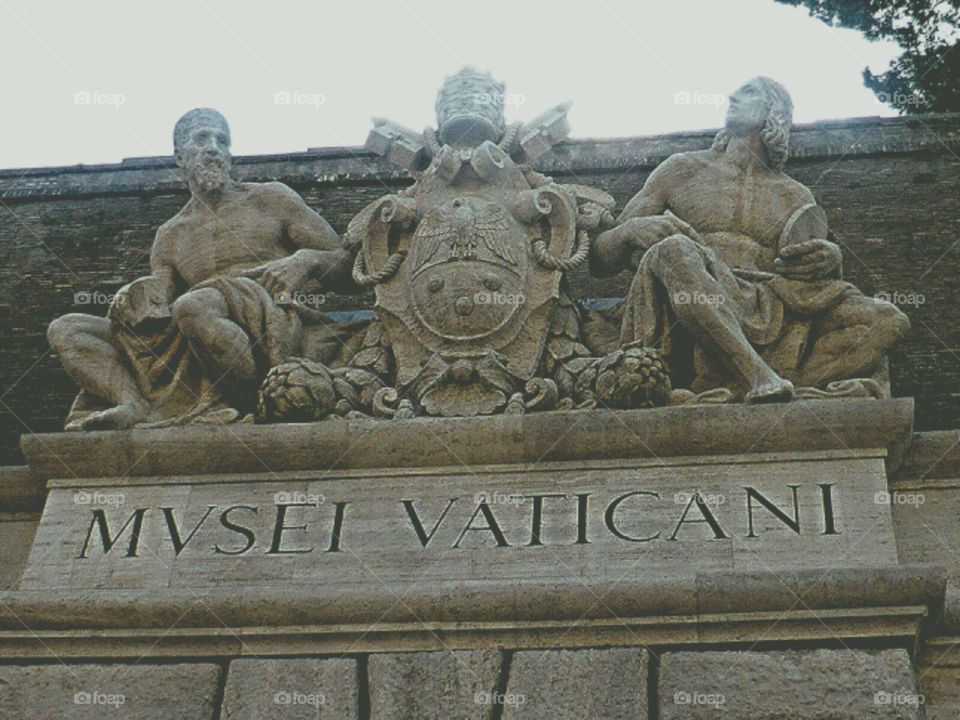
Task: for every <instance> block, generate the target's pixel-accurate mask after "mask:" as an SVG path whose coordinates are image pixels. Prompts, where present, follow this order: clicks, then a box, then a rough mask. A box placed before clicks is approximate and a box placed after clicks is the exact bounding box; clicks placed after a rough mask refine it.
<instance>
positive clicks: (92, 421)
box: [47, 313, 151, 430]
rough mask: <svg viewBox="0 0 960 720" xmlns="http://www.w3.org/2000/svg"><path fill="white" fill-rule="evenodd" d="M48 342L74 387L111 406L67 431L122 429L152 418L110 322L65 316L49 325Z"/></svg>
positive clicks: (71, 315) (84, 316)
mask: <svg viewBox="0 0 960 720" xmlns="http://www.w3.org/2000/svg"><path fill="white" fill-rule="evenodd" d="M47 339H48V341H49V342H50V347H52V348H53V350H54V351H55V352H56V353H57V354H58V355H59V356H60V361H61V362H62V363H63V367H64V369H65V370H66V371H67V374H68V375H69V376H70V377H71V378H72V379H73V381H74V382H75V383H77V385H79V386H80V387H81V388H83V389H84V390H86V391H87V392H89V393H91V394H92V395H95V396H97V397H98V398H102V399H103V400H106V401H107V402H108V403H111V404H112V405H114V407H111V408H109V409H107V410H102V411H98V412H94V413H91V414H90V415H88V416H87V417H85V418H84V419H83V420H82V421H80V423H79V426H78V427H69V428H68V429H83V430H95V429H122V428H128V427H133V426H134V425H136V424H137V423H140V422H144V421H147V420H149V419H150V418H151V412H150V403H149V402H148V401H147V400H146V398H144V397H143V395H142V394H141V392H140V388H139V387H138V386H137V383H136V380H135V379H134V378H133V376H132V375H131V374H130V371H129V369H128V367H127V365H126V362H125V361H124V357H123V355H122V353H121V351H120V350H119V348H118V347H117V345H116V343H115V341H114V337H113V329H112V327H111V324H110V321H109V320H107V319H106V318H102V317H96V316H94V315H83V314H81V313H71V314H69V315H64V316H63V317H60V318H57V319H56V320H54V321H53V322H52V323H50V327H49V328H48V329H47Z"/></svg>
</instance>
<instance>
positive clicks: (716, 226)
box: [590, 77, 909, 402]
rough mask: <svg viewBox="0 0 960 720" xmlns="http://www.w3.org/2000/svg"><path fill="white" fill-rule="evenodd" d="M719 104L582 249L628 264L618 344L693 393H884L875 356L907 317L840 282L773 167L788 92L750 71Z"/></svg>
mask: <svg viewBox="0 0 960 720" xmlns="http://www.w3.org/2000/svg"><path fill="white" fill-rule="evenodd" d="M729 102H730V104H729V110H728V112H727V120H726V127H725V128H724V129H723V130H722V131H721V132H720V133H719V134H718V135H717V137H716V139H715V140H714V143H713V147H712V148H711V149H709V150H704V151H699V152H687V153H678V154H676V155H672V156H671V157H669V158H668V159H667V160H665V161H664V162H663V163H662V164H661V165H660V166H659V167H657V168H656V170H654V172H653V173H652V174H651V175H650V177H649V178H648V179H647V182H646V184H645V185H644V187H643V188H642V189H641V190H640V192H639V193H637V195H636V196H635V197H634V198H633V199H632V200H630V202H629V203H627V205H626V207H625V208H624V210H623V212H622V213H621V214H620V216H619V218H618V219H617V226H616V227H614V228H612V229H610V230H607V231H605V232H604V233H602V234H601V235H600V236H599V237H598V238H597V240H596V242H595V243H594V245H593V247H592V252H591V258H590V259H591V270H592V272H593V274H595V275H598V276H608V275H612V274H614V273H617V272H619V271H621V270H624V269H628V268H629V269H631V270H634V271H635V272H636V274H635V277H634V280H633V283H632V285H631V287H630V291H629V294H628V297H627V298H626V300H625V303H624V305H623V308H622V310H623V315H622V321H621V324H620V336H619V342H620V343H630V342H635V341H638V342H640V343H641V344H642V345H645V346H655V347H659V348H660V350H661V352H662V353H663V354H664V356H665V357H666V360H667V363H668V365H669V367H670V369H671V379H672V380H673V385H674V387H675V388H677V387H679V388H688V389H689V390H691V391H693V392H694V393H701V392H705V391H717V390H718V389H721V388H727V389H728V390H729V391H731V393H732V396H733V397H742V398H743V399H744V400H745V401H747V402H778V401H785V400H789V399H791V398H792V397H793V396H794V394H795V386H796V387H797V388H798V389H799V388H800V387H803V386H805V387H806V392H807V393H808V394H818V393H819V394H830V391H831V390H832V391H834V392H835V393H837V394H842V393H844V392H850V391H851V385H852V384H859V385H861V388H860V391H861V392H865V393H866V394H873V395H883V394H886V393H888V392H889V388H888V383H887V380H886V377H885V371H886V353H887V351H888V350H889V349H890V347H891V346H892V345H893V344H894V343H896V342H897V341H898V340H899V339H900V338H901V337H903V335H904V334H905V333H906V332H907V330H908V328H909V321H908V319H907V317H906V316H905V315H904V314H903V313H901V312H900V311H899V310H898V309H897V308H896V307H894V306H893V305H891V304H890V303H887V302H883V301H880V300H876V299H874V298H871V297H867V296H865V295H863V294H862V293H861V292H860V291H859V290H857V288H855V287H854V286H853V285H851V284H850V283H847V282H844V281H843V280H842V274H841V253H840V248H839V247H838V246H837V245H836V244H835V243H834V242H832V241H830V240H828V239H827V237H828V233H827V227H826V217H825V215H824V213H823V211H822V210H821V209H820V208H819V207H818V206H817V205H816V201H815V200H814V198H813V195H812V193H811V192H810V191H809V190H808V189H807V188H806V187H804V186H803V185H801V184H800V183H798V182H796V181H795V180H793V179H791V178H790V177H788V176H787V175H785V174H784V172H783V166H784V163H785V162H786V159H787V143H788V139H789V135H790V129H791V122H792V113H793V104H792V102H791V100H790V96H789V95H788V94H787V91H786V90H785V89H784V87H783V86H782V85H780V84H779V83H777V82H775V81H773V80H770V79H769V78H763V77H759V78H756V79H754V80H751V81H750V82H748V83H747V84H745V85H744V86H743V87H741V88H740V89H739V90H737V91H736V92H735V93H734V94H733V95H731V96H730V99H729ZM841 381H847V382H845V383H844V382H841ZM853 381H856V382H853ZM817 388H819V389H820V390H816V389H817ZM864 388H867V390H864ZM854 391H856V388H854Z"/></svg>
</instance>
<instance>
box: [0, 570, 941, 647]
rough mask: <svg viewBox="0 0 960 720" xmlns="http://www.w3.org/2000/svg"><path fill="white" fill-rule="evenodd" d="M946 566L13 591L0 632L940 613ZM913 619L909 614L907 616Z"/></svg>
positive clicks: (1, 600) (0, 605)
mask: <svg viewBox="0 0 960 720" xmlns="http://www.w3.org/2000/svg"><path fill="white" fill-rule="evenodd" d="M945 592H946V571H945V570H944V569H943V568H941V567H938V566H931V565H900V566H894V567H888V568H863V567H858V568H830V569H827V570H824V569H822V568H820V569H782V570H777V571H775V572H774V571H765V572H761V571H749V572H729V571H727V572H716V571H701V572H697V573H688V574H677V575H672V576H666V575H660V576H654V577H646V578H626V579H624V580H621V581H619V582H614V583H610V582H609V581H596V580H586V581H579V582H578V581H573V580H571V581H558V582H545V581H534V580H520V581H518V580H504V581H467V582H447V583H435V584H429V585H423V584H416V583H413V584H409V583H408V584H405V585H400V584H391V585H375V584H358V585H357V586H356V587H353V588H349V587H344V586H338V587H336V588H333V589H331V588H330V587H328V586H325V585H304V584H286V585H283V586H279V587H277V586H256V587H253V586H251V587H245V588H236V587H212V588H203V589H195V590H186V589H184V590H177V589H170V588H168V589H165V590H141V591H134V590H116V589H113V590H74V591H57V590H49V589H47V590H35V591H31V590H16V591H12V592H6V593H0V630H10V631H22V630H23V629H24V628H28V629H29V630H31V631H33V632H39V631H41V630H89V631H99V630H120V629H133V628H136V629H143V628H163V629H166V628H170V627H174V626H176V627H179V628H190V627H194V628H203V627H220V626H228V627H246V626H251V627H264V626H266V627H288V626H291V625H298V626H299V625H369V624H377V625H380V624H385V623H387V624H389V623H415V624H417V625H420V624H423V623H476V622H485V623H502V622H504V621H508V622H509V623H511V624H515V625H516V626H520V625H526V624H528V623H531V622H542V621H547V622H551V621H560V622H574V623H578V622H581V621H587V620H617V621H619V620H620V619H621V618H637V617H666V616H687V617H694V618H696V619H698V621H699V620H700V619H702V618H704V617H705V616H716V615H732V614H739V613H758V612H759V613H763V612H771V613H778V612H779V613H784V612H791V611H794V610H797V609H798V608H802V609H805V610H808V611H810V612H812V613H819V612H821V611H828V610H829V611H833V610H856V609H862V608H877V607H885V608H904V607H910V608H915V607H920V606H922V607H924V608H926V613H927V615H928V616H929V618H930V620H931V621H932V622H935V621H937V620H938V619H939V618H940V616H941V615H942V611H943V601H944V595H945ZM911 612H913V611H911Z"/></svg>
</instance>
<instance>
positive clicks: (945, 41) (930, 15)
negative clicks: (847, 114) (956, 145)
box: [777, 0, 960, 113]
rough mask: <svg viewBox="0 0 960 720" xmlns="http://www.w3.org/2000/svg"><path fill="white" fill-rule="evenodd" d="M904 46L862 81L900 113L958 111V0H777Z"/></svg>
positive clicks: (864, 75)
mask: <svg viewBox="0 0 960 720" xmlns="http://www.w3.org/2000/svg"><path fill="white" fill-rule="evenodd" d="M777 2H780V3H784V4H785V5H794V6H802V7H805V8H806V9H807V10H809V12H810V14H811V15H813V16H814V17H816V18H819V19H820V20H823V21H824V22H825V23H827V24H829V25H832V26H835V27H837V26H839V27H846V28H852V29H855V30H860V31H861V32H863V34H864V35H866V37H867V38H869V39H870V40H892V41H893V42H895V43H897V44H898V45H899V46H900V47H901V48H903V53H902V54H901V55H900V56H899V57H898V58H896V59H895V60H894V61H893V62H892V63H891V64H890V66H889V67H888V68H887V69H886V71H885V72H882V73H880V74H877V75H875V74H874V73H872V72H870V69H869V68H864V70H863V82H864V84H865V85H866V86H867V87H868V88H870V89H871V90H873V92H874V94H876V96H877V97H878V98H879V99H880V100H881V101H882V102H885V103H887V104H889V105H891V106H892V107H894V108H895V109H897V110H898V111H899V112H901V113H926V112H960V48H958V45H960V0H777Z"/></svg>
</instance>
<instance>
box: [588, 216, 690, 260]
mask: <svg viewBox="0 0 960 720" xmlns="http://www.w3.org/2000/svg"><path fill="white" fill-rule="evenodd" d="M691 232H692V229H691V228H690V226H689V225H687V224H686V223H685V222H683V221H682V220H680V219H679V218H677V217H674V216H673V215H650V216H646V217H635V218H630V219H629V220H626V221H625V222H622V223H620V224H619V225H617V226H616V227H614V228H612V229H610V230H607V231H605V232H602V233H600V235H598V236H597V239H596V241H595V242H594V244H595V245H597V246H598V248H603V249H604V250H605V252H606V253H607V254H608V255H609V256H611V257H616V258H618V260H617V261H615V262H614V264H616V265H623V266H627V265H629V266H630V267H631V269H634V270H635V269H636V267H637V264H638V263H639V261H640V257H641V256H642V255H643V253H645V252H646V251H647V250H649V249H650V248H652V247H653V246H654V245H656V244H657V243H658V242H660V241H661V240H663V239H664V238H668V237H670V236H671V235H676V234H677V233H681V234H684V235H688V236H689V235H690V233H691Z"/></svg>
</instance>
